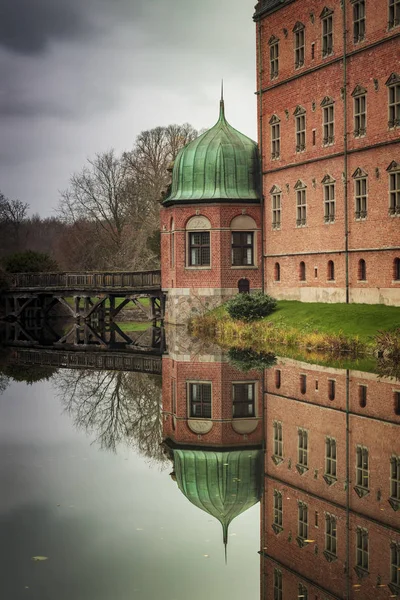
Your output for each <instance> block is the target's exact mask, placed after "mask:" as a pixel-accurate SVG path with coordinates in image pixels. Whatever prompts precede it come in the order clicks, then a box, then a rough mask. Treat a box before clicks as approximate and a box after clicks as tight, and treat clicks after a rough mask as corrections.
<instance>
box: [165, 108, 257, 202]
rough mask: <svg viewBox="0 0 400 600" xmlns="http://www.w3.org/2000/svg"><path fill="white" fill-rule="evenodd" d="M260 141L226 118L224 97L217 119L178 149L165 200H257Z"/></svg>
mask: <svg viewBox="0 0 400 600" xmlns="http://www.w3.org/2000/svg"><path fill="white" fill-rule="evenodd" d="M258 189H259V158H258V148H257V144H256V143H255V142H253V140H251V139H250V138H248V137H247V136H245V135H243V134H242V133H240V132H239V131H237V130H236V129H234V128H233V127H231V126H230V125H229V123H228V122H227V121H226V119H225V114H224V103H223V100H221V107H220V115H219V119H218V121H217V123H216V124H215V125H214V127H212V128H211V129H209V130H208V131H206V132H205V133H203V134H202V135H200V136H199V137H198V138H196V139H195V140H193V141H192V142H190V143H189V144H187V146H185V147H184V148H182V150H181V151H180V152H179V153H178V156H177V157H176V160H175V163H174V169H173V174H172V189H171V194H170V196H169V197H168V198H166V200H165V201H164V204H175V203H179V202H181V201H183V202H191V201H199V200H214V201H219V200H222V201H224V200H225V201H226V200H248V201H252V202H254V201H257V200H259V199H260V195H259V191H258Z"/></svg>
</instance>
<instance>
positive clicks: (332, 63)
mask: <svg viewBox="0 0 400 600" xmlns="http://www.w3.org/2000/svg"><path fill="white" fill-rule="evenodd" d="M327 6H329V8H332V9H333V10H334V15H333V24H334V31H333V35H334V53H333V55H331V56H329V57H326V58H322V56H321V43H322V36H321V20H320V14H321V12H322V9H323V8H324V7H325V2H322V1H321V2H314V1H313V2H311V1H309V0H302V1H301V2H299V1H297V2H294V3H293V2H292V3H290V4H288V5H287V6H283V7H282V8H280V9H279V10H277V11H275V12H272V13H270V14H267V15H266V16H265V17H263V18H262V19H261V21H260V23H259V24H258V25H259V26H260V27H261V31H262V33H261V56H262V80H261V87H262V89H263V94H262V102H261V111H262V112H261V114H259V117H261V118H262V123H263V126H262V132H259V134H260V135H261V136H262V150H263V151H262V166H263V172H264V182H263V191H264V197H265V215H264V217H265V237H266V248H265V250H266V254H267V256H268V258H267V259H266V262H265V270H266V285H267V289H268V290H269V291H270V293H272V294H275V295H277V296H278V297H279V295H280V293H282V294H283V297H288V294H287V288H292V289H297V290H298V289H299V288H308V287H312V288H337V289H343V288H344V286H345V260H344V254H332V252H333V251H336V252H338V251H343V250H344V249H345V189H346V188H347V194H348V215H347V216H348V225H349V248H350V250H358V252H357V254H354V255H353V254H352V253H350V255H349V285H350V287H351V288H355V289H356V290H361V293H360V294H355V295H354V296H353V297H352V298H351V299H352V300H354V301H361V302H362V301H365V302H368V301H373V302H382V301H387V298H388V293H387V292H385V293H383V295H382V296H381V295H380V292H379V289H380V288H389V289H390V288H391V289H392V290H393V292H390V298H391V302H392V303H395V304H400V283H399V282H395V281H393V261H394V258H396V257H399V256H400V249H399V247H400V219H399V218H398V217H393V216H390V215H389V214H388V206H389V200H388V190H389V178H388V173H387V171H386V169H387V167H388V166H389V164H390V163H391V162H392V161H393V160H397V161H398V160H399V150H398V148H399V146H398V145H396V144H393V143H392V144H390V142H399V141H400V130H399V129H398V128H397V129H393V128H392V129H389V128H388V88H387V86H386V85H385V84H386V81H387V79H388V78H389V76H390V75H391V73H393V72H394V71H396V64H397V63H398V56H399V53H400V38H399V37H397V38H395V37H394V36H396V34H398V32H399V29H398V27H397V28H395V29H394V30H392V31H388V29H387V22H388V2H387V0H379V1H378V2H375V3H374V4H373V5H372V4H371V3H368V2H367V3H366V14H367V20H366V38H365V40H364V41H363V42H360V43H358V44H354V42H353V6H352V4H351V2H350V1H347V2H346V9H347V26H346V29H347V40H348V48H347V50H348V53H350V55H349V57H348V61H347V79H346V86H345V85H344V79H343V73H344V71H343V61H342V55H343V34H342V26H343V23H342V18H343V10H342V8H341V2H340V0H335V1H334V2H332V3H330V4H329V5H327ZM297 21H300V22H302V23H303V24H304V25H305V65H304V67H301V68H299V69H295V68H294V34H293V31H292V30H293V27H294V25H295V23H296V22H297ZM272 35H274V36H276V37H278V38H279V40H280V41H279V51H280V52H279V54H280V57H279V76H278V77H277V78H276V79H273V80H271V77H270V63H269V48H270V46H269V44H268V40H269V39H270V37H271V36H272ZM391 36H392V37H393V39H390V40H387V41H385V42H384V43H381V44H378V45H376V46H374V47H369V46H370V45H371V44H374V43H376V42H379V41H381V40H385V39H386V38H390V37H391ZM312 44H314V52H315V54H314V59H312V57H311V48H312ZM364 48H365V50H364V51H361V52H359V51H358V50H360V49H364ZM257 49H258V37H257ZM356 50H357V52H353V51H356ZM352 53H353V54H352ZM258 57H259V54H258V51H257V58H258ZM258 66H260V65H258ZM397 70H398V69H397ZM357 84H359V85H361V86H363V87H365V88H366V89H367V95H366V97H367V124H366V130H367V131H366V135H365V136H364V137H362V138H355V137H354V133H353V131H354V99H353V97H352V96H351V93H352V92H353V90H354V88H355V87H356V85H357ZM258 86H259V87H260V82H259V83H258ZM345 87H346V93H347V103H346V105H347V134H348V137H347V139H348V151H349V155H348V165H347V169H348V177H347V182H346V180H344V179H343V173H344V171H345V162H344V156H343V150H344V134H345V131H344V122H345V121H344V118H345V110H344V108H345V107H344V88H345ZM325 96H331V97H332V98H333V99H334V100H335V104H334V106H335V142H334V144H333V145H331V146H327V147H323V145H322V137H323V133H322V131H323V129H322V121H323V118H322V116H323V115H322V108H321V106H320V105H321V101H322V100H323V98H324V97H325ZM297 105H301V106H302V107H304V108H305V109H306V150H305V151H303V152H300V153H296V141H295V117H294V115H293V113H294V110H295V108H296V106H297ZM273 114H276V115H278V117H279V118H280V123H281V155H280V158H279V159H278V160H272V159H271V137H270V131H271V127H270V124H269V120H270V118H271V116H272V115H273ZM313 130H314V131H315V145H314V144H313V139H312V132H313ZM385 142H387V143H389V145H387V146H380V147H371V146H373V145H376V144H382V143H385ZM363 148H365V150H364V151H361V152H359V151H357V152H355V151H356V150H360V149H363ZM337 154H339V156H335V155H337ZM321 159H322V160H321ZM304 161H311V162H310V163H308V164H300V163H303V162H304ZM358 167H361V168H362V169H364V170H365V171H366V172H367V174H368V215H367V218H366V220H365V221H356V219H355V199H354V180H353V179H352V175H353V173H354V171H355V170H356V169H357V168H358ZM326 174H329V175H331V177H333V178H334V179H335V180H336V186H335V195H336V218H335V222H334V223H329V224H325V223H324V203H323V191H324V190H323V185H322V183H321V180H322V179H323V177H324V176H325V175H326ZM299 179H300V180H302V181H303V182H304V183H305V184H306V185H307V225H306V227H297V226H296V191H295V189H294V185H295V183H296V182H297V181H298V180H299ZM274 185H276V186H278V187H279V188H281V190H282V203H281V205H282V209H281V210H282V220H281V229H280V230H279V231H275V230H273V229H272V206H271V195H270V190H271V188H272V187H273V186H274ZM378 248H381V249H382V250H383V251H381V252H375V253H371V252H364V250H366V249H378ZM389 248H394V249H392V250H389ZM386 249H388V250H386ZM308 253H323V254H322V255H316V256H315V255H312V256H311V255H309V256H308V258H307V254H308ZM288 254H297V256H285V255H288ZM271 255H272V256H271ZM273 255H283V256H280V257H279V258H277V257H275V256H273ZM360 257H363V258H364V260H366V262H367V269H368V275H367V281H366V282H359V281H358V278H357V266H358V260H359V259H360ZM301 260H304V261H305V263H306V266H307V272H308V273H307V281H306V282H305V283H300V282H299V278H298V265H299V262H300V261H301ZM328 260H334V261H335V271H336V277H335V281H333V282H331V281H327V278H326V265H327V262H328ZM276 261H279V262H281V282H280V283H275V282H274V277H273V275H274V264H275V262H276ZM314 267H317V269H318V277H315V276H314ZM284 288H285V290H284ZM371 289H374V290H375V292H374V293H373V294H371ZM281 290H282V291H281ZM301 297H303V296H301ZM304 298H306V296H305V295H304ZM335 298H338V297H336V296H335ZM308 299H311V297H308ZM328 299H329V298H328V297H327V298H325V300H328Z"/></svg>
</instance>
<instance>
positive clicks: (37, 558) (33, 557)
mask: <svg viewBox="0 0 400 600" xmlns="http://www.w3.org/2000/svg"><path fill="white" fill-rule="evenodd" d="M32 560H34V561H36V562H40V561H42V560H49V557H48V556H32Z"/></svg>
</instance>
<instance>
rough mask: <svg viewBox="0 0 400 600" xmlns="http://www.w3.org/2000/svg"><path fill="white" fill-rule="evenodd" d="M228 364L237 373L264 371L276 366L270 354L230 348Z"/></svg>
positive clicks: (274, 359) (274, 358) (272, 355)
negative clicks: (236, 370) (237, 371)
mask: <svg viewBox="0 0 400 600" xmlns="http://www.w3.org/2000/svg"><path fill="white" fill-rule="evenodd" d="M228 358H229V362H230V363H231V364H232V366H234V367H235V368H236V369H238V370H239V371H245V372H247V371H264V369H269V368H270V367H272V366H273V365H275V364H276V356H275V354H273V353H272V352H256V351H255V350H251V349H246V348H243V349H242V348H230V349H229V351H228Z"/></svg>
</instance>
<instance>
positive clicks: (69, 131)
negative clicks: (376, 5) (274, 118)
mask: <svg viewBox="0 0 400 600" xmlns="http://www.w3.org/2000/svg"><path fill="white" fill-rule="evenodd" d="M254 4H255V1H254V0H219V1H216V0H201V1H199V2H196V1H194V0H1V2H0V82H1V83H0V132H1V133H0V190H1V191H2V192H3V193H4V194H5V195H6V196H8V197H10V198H20V199H21V200H23V201H25V202H28V203H29V204H30V206H31V211H32V212H39V213H40V214H41V215H43V216H45V215H50V214H52V211H53V209H54V208H55V207H56V206H57V204H58V199H59V190H62V189H65V188H66V187H68V181H69V178H70V176H71V174H72V173H73V172H74V171H78V170H80V169H81V168H82V167H83V165H84V163H85V160H86V158H87V157H90V156H93V155H94V153H96V152H99V151H103V150H107V149H109V148H111V147H114V148H116V149H117V150H118V151H122V150H127V149H129V148H131V147H132V145H133V143H134V140H135V137H136V135H137V134H138V133H139V132H140V131H142V130H145V129H151V128H152V127H156V126H157V125H168V124H170V123H179V124H181V123H184V122H189V123H191V124H192V125H193V126H194V127H196V128H202V127H207V128H208V127H211V126H212V125H213V124H214V122H215V121H216V120H217V118H218V101H219V90H220V80H221V78H222V77H223V78H224V88H225V106H226V116H227V119H228V120H229V122H230V123H231V124H232V125H233V126H234V127H236V128H237V129H239V130H241V131H242V132H243V133H245V134H247V135H249V136H250V137H252V138H253V139H255V137H256V97H255V96H254V91H255V33H254V32H255V27H254V23H253V21H252V14H253V12H254Z"/></svg>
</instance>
